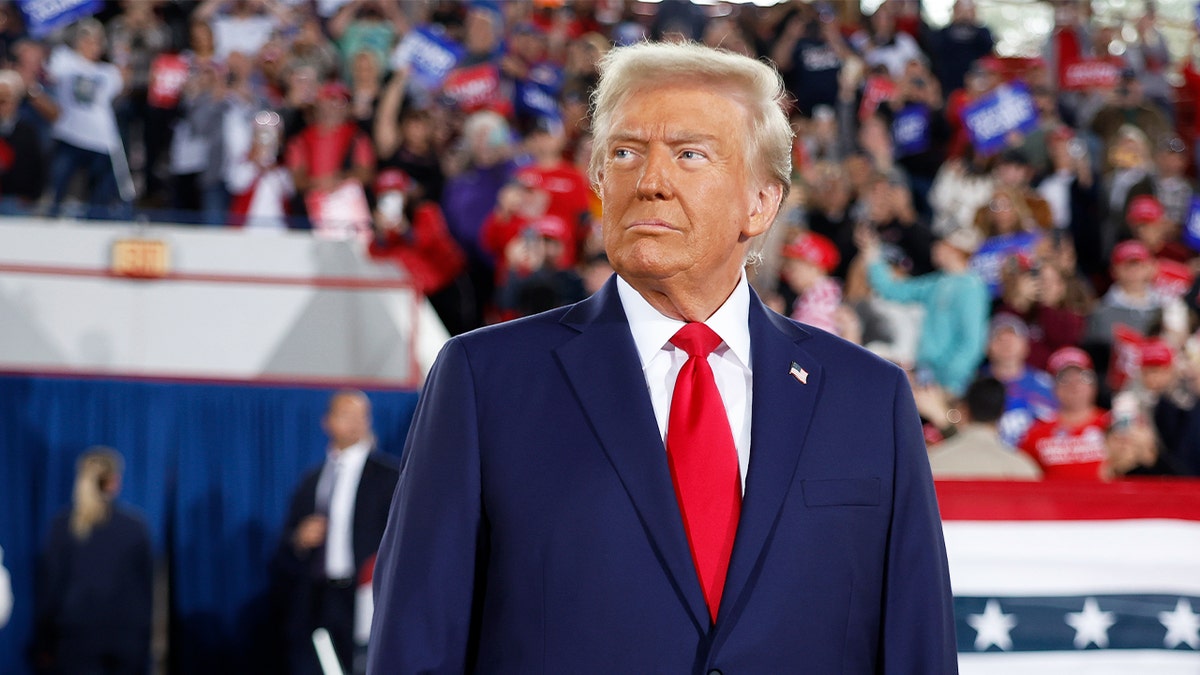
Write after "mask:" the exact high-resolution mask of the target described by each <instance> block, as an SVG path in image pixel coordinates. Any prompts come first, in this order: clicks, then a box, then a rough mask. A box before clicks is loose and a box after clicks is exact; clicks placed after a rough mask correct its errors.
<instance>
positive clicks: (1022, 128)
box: [963, 82, 1038, 155]
mask: <svg viewBox="0 0 1200 675" xmlns="http://www.w3.org/2000/svg"><path fill="white" fill-rule="evenodd" d="M1037 121H1038V112H1037V107H1036V106H1034V104H1033V97H1032V96H1030V95H1029V89H1028V88H1026V87H1025V85H1023V84H1021V83H1020V82H1013V83H1010V84H1002V85H1000V86H999V87H996V88H995V89H994V90H993V91H992V92H991V93H990V94H988V95H987V96H984V97H982V98H980V99H979V100H978V101H975V102H973V103H971V104H970V105H968V106H967V107H966V109H964V110H963V122H964V123H966V125H967V131H968V132H969V133H970V135H971V143H972V145H974V146H975V150H976V151H978V152H980V153H982V154H985V155H989V154H993V153H996V152H999V151H1000V150H1002V149H1004V145H1005V137H1006V136H1008V134H1010V133H1012V132H1014V131H1019V132H1021V133H1024V134H1027V133H1030V132H1031V131H1033V130H1035V129H1037Z"/></svg>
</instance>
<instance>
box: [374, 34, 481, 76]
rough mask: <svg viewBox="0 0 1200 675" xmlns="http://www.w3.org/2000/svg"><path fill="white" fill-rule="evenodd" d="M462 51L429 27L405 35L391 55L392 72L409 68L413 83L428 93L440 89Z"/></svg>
mask: <svg viewBox="0 0 1200 675" xmlns="http://www.w3.org/2000/svg"><path fill="white" fill-rule="evenodd" d="M465 53H466V52H464V51H463V48H462V47H460V46H459V45H458V44H457V43H455V42H454V41H453V40H451V39H450V38H448V37H446V36H445V35H442V34H441V33H440V32H438V31H437V30H434V29H433V28H430V27H429V26H422V27H420V28H417V29H416V30H412V31H409V32H408V35H405V36H404V39H403V40H401V41H400V44H398V45H396V49H395V51H393V52H392V57H391V66H392V69H393V70H399V69H402V68H408V69H409V73H410V77H412V81H413V83H414V84H416V85H417V86H418V87H420V88H422V89H425V90H427V91H437V90H438V89H439V88H441V86H442V83H443V82H444V81H445V80H446V76H447V75H449V74H450V71H451V70H454V66H456V65H458V62H459V60H460V59H462V57H463V54H465Z"/></svg>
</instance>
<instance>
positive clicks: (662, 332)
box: [617, 274, 750, 370]
mask: <svg viewBox="0 0 1200 675" xmlns="http://www.w3.org/2000/svg"><path fill="white" fill-rule="evenodd" d="M617 295H618V296H619V297H620V299H621V305H622V306H623V307H624V308H625V318H626V319H628V320H629V331H630V333H632V334H633V343H634V345H635V346H636V347H637V353H638V358H639V359H640V360H641V362H642V369H643V370H644V369H645V368H646V364H647V363H649V362H650V360H651V359H653V358H654V356H655V355H656V354H657V353H658V352H659V351H660V350H662V349H663V347H665V346H666V345H667V343H668V342H670V340H671V337H672V336H674V335H675V333H676V332H677V331H678V330H679V329H680V328H683V325H684V322H683V321H679V320H677V319H672V318H670V317H668V316H664V315H663V314H662V313H661V312H659V311H658V310H657V309H655V308H654V307H653V306H651V304H650V303H649V302H646V299H645V298H643V297H642V294H641V293H638V292H637V290H635V289H634V288H633V286H630V285H629V282H627V281H625V280H624V279H622V278H621V277H620V276H618V277H617ZM749 319H750V284H748V283H747V282H746V275H745V274H742V276H741V278H740V279H738V283H737V286H735V287H734V289H733V293H731V294H730V295H729V298H727V299H726V300H725V302H724V304H722V305H721V306H720V307H719V308H718V309H717V311H716V312H714V313H713V315H712V316H710V317H709V318H708V319H707V320H706V321H705V322H704V323H705V325H707V326H708V327H709V328H711V329H713V332H715V333H716V334H717V335H718V336H720V338H721V340H722V341H724V343H725V346H726V347H727V348H728V350H729V351H730V352H731V353H732V355H733V356H734V358H736V359H737V360H738V361H739V362H741V365H742V367H744V368H746V369H747V370H749V369H750V323H749ZM717 350H718V351H720V350H721V348H720V347H718V348H717Z"/></svg>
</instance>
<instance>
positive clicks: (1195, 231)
mask: <svg viewBox="0 0 1200 675" xmlns="http://www.w3.org/2000/svg"><path fill="white" fill-rule="evenodd" d="M1183 243H1185V244H1187V245H1188V247H1189V248H1191V249H1192V250H1193V251H1200V197H1192V206H1191V207H1190V208H1189V209H1188V215H1187V221H1186V223H1185V224H1184V228H1183Z"/></svg>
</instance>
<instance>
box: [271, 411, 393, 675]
mask: <svg viewBox="0 0 1200 675" xmlns="http://www.w3.org/2000/svg"><path fill="white" fill-rule="evenodd" d="M322 427H323V428H324V430H325V433H326V434H327V435H328V436H329V451H328V455H327V457H326V460H325V463H324V464H322V465H321V466H320V467H317V468H314V469H313V470H312V471H309V472H308V473H307V474H305V475H304V477H303V478H302V479H301V481H300V486H299V487H298V488H297V489H296V492H295V494H294V495H293V496H292V503H291V507H290V508H289V510H288V517H287V523H286V525H285V526H284V532H283V540H282V542H281V543H280V548H279V552H278V554H277V556H276V566H277V571H278V574H279V577H280V578H281V581H282V582H283V583H282V584H281V588H280V589H279V590H280V591H281V593H280V595H281V596H284V598H285V599H286V602H287V605H288V606H287V607H285V608H281V609H283V613H282V616H284V617H286V619H285V620H286V626H285V627H284V630H285V631H286V639H287V642H288V672H289V673H293V674H305V673H314V674H316V673H320V672H321V669H320V665H319V663H318V661H317V657H316V651H315V650H314V647H313V642H312V634H313V631H314V630H315V629H317V628H321V627H323V628H325V629H326V630H328V631H329V635H330V637H331V638H332V641H333V646H334V650H335V651H336V652H337V656H338V660H339V661H340V662H341V663H342V668H343V669H344V670H345V671H346V672H351V668H352V664H353V660H354V652H355V641H354V622H355V589H356V586H357V585H358V583H357V582H358V578H359V575H360V574H361V573H362V571H363V566H364V564H367V563H368V562H369V561H370V559H371V558H372V556H374V555H375V551H376V549H378V547H379V540H380V538H381V537H382V535H383V531H384V527H385V526H386V525H387V518H388V510H389V509H390V507H391V501H392V493H393V492H394V491H395V489H396V480H397V477H398V472H397V467H396V461H395V460H394V459H393V458H391V457H390V456H388V455H385V454H383V453H380V452H378V451H376V450H375V448H374V445H375V439H374V437H373V435H372V434H371V403H370V401H369V400H368V399H367V397H366V395H364V394H363V393H362V392H359V391H341V392H338V393H336V394H334V395H333V397H332V398H331V399H330V401H329V409H328V411H327V412H326V413H325V417H324V418H323V419H322Z"/></svg>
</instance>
